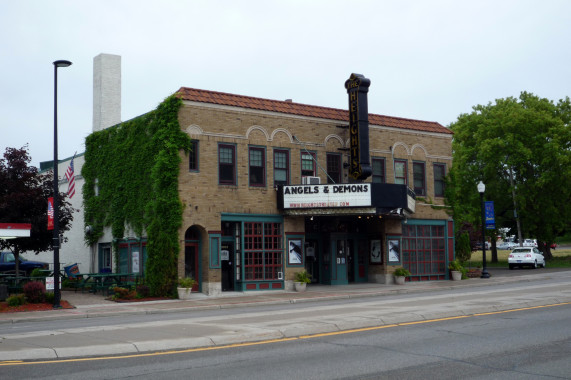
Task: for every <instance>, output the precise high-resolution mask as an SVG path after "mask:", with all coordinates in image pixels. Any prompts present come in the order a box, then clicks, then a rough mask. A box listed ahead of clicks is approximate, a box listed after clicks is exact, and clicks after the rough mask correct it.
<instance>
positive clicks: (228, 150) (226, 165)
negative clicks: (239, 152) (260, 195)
mask: <svg viewBox="0 0 571 380" xmlns="http://www.w3.org/2000/svg"><path fill="white" fill-rule="evenodd" d="M218 183H220V184H221V185H235V184H236V147H235V146H234V145H226V144H220V145H218Z"/></svg>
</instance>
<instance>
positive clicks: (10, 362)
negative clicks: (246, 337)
mask: <svg viewBox="0 0 571 380" xmlns="http://www.w3.org/2000/svg"><path fill="white" fill-rule="evenodd" d="M570 304H571V302H562V303H557V304H551V305H543V306H530V307H523V308H519V309H510V310H501V311H491V312H486V313H476V314H470V315H460V316H456V317H447V318H437V319H427V320H423V321H416V322H402V323H394V324H389V325H383V326H372V327H362V328H357V329H350V330H343V331H334V332H328V333H318V334H311V335H301V336H299V337H292V338H278V339H268V340H262V341H258V342H246V343H234V344H226V345H223V346H209V347H197V348H188V349H184V350H171V351H163V352H149V353H137V354H130V355H116V356H100V357H96V358H75V359H55V360H43V361H30V362H26V361H23V360H6V361H1V362H0V366H16V365H33V364H55V363H77V362H87V361H98V360H117V359H127V358H142V357H149V356H161V355H175V354H184V353H191V352H203V351H213V350H223V349H229V348H238V347H250V346H257V345H262V344H271V343H283V342H291V341H295V340H301V339H314V338H322V337H327V336H336V335H344V334H354V333H359V332H365V331H374V330H381V329H387V328H392V327H400V326H410V325H418V324H424V323H434V322H442V321H449V320H454V319H462V318H472V317H481V316H486V315H494V314H503V313H513V312H515V311H525V310H533V309H541V308H546V307H555V306H563V305H570Z"/></svg>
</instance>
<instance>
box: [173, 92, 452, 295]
mask: <svg viewBox="0 0 571 380" xmlns="http://www.w3.org/2000/svg"><path fill="white" fill-rule="evenodd" d="M179 93H180V94H181V97H182V99H183V101H184V103H183V107H182V108H181V110H180V112H179V122H180V125H181V128H182V129H183V130H184V131H186V132H187V133H188V134H189V136H190V137H191V138H192V139H194V140H196V141H197V142H198V152H197V154H196V156H197V157H198V170H197V171H190V170H189V157H188V156H187V155H184V154H182V153H181V158H182V162H181V165H180V177H179V192H180V197H181V200H182V202H183V203H184V205H185V211H184V215H183V228H182V229H181V231H180V241H185V234H186V232H187V229H189V228H191V227H192V229H193V230H195V231H197V233H198V235H199V240H200V264H199V272H200V275H199V277H200V281H201V290H202V291H203V292H205V293H208V294H215V293H217V292H218V291H219V285H218V284H219V283H220V281H221V269H220V268H217V267H216V266H214V267H213V265H212V257H211V256H212V252H213V250H212V249H213V247H211V244H210V243H211V240H210V238H211V237H213V236H218V235H220V234H221V233H222V230H223V228H224V226H223V219H224V218H223V216H224V215H238V216H239V215H246V216H247V215H257V216H260V218H262V219H263V218H264V216H274V217H282V218H283V233H284V242H283V244H284V245H285V244H286V240H285V236H287V235H288V234H292V233H294V234H305V233H306V232H309V231H306V228H307V227H306V226H308V223H310V221H309V219H308V218H309V214H310V213H311V212H310V211H311V210H307V213H306V214H305V215H291V214H288V213H286V212H284V211H283V210H280V209H279V208H278V203H277V192H278V191H279V189H278V188H276V187H275V186H274V150H275V149H278V148H279V149H283V150H286V151H288V152H289V174H290V178H289V183H290V184H301V182H302V178H301V155H302V153H304V152H306V150H307V151H309V152H312V153H314V154H315V156H316V159H317V162H318V168H317V174H316V175H317V176H319V177H320V181H321V183H322V184H323V183H327V176H326V174H325V173H324V170H322V169H321V168H323V169H325V168H327V161H326V157H327V153H335V154H342V163H347V162H348V151H347V149H346V148H348V147H349V133H348V129H347V124H348V123H347V122H346V121H344V120H343V112H344V111H342V110H334V109H328V108H322V107H312V106H305V105H298V104H296V103H291V102H277V101H269V100H264V99H256V98H247V97H240V96H234V95H230V94H220V95H222V98H223V99H222V100H220V99H217V100H216V101H214V100H212V99H211V98H209V96H211V95H212V94H214V95H217V94H219V93H212V92H208V91H200V90H191V89H184V88H183V89H181V90H180V91H179ZM233 97H235V99H234V98H233ZM258 101H259V102H258ZM264 102H266V103H267V104H266V103H264ZM221 103H226V104H221ZM259 103H261V104H259ZM268 104H269V105H268ZM274 104H275V106H274ZM288 107H290V108H291V109H290V108H288ZM296 107H297V108H296ZM276 109H277V110H278V111H276ZM300 110H301V111H303V112H301V111H300ZM300 113H305V114H300ZM382 118H383V117H382V116H379V115H372V116H371V117H370V119H369V121H370V128H369V139H370V156H371V157H372V158H382V159H384V162H385V178H386V182H387V183H394V176H395V173H394V166H393V163H394V160H395V159H401V160H406V162H407V178H408V186H409V187H410V188H412V184H413V162H419V163H424V168H425V175H424V177H425V180H424V181H425V182H424V183H425V186H426V196H423V197H419V196H417V199H416V207H415V211H414V213H413V214H409V215H406V216H405V217H401V218H397V219H391V218H386V217H385V216H383V215H380V214H379V215H375V217H376V218H375V219H373V215H370V216H369V217H371V218H372V219H371V222H370V223H368V224H366V227H364V228H365V229H366V230H367V233H368V234H369V235H370V236H373V235H377V236H379V237H381V238H382V242H383V245H386V236H389V235H400V234H402V228H401V226H402V223H403V221H404V220H406V219H412V218H413V219H415V220H430V221H445V220H447V219H448V215H447V214H446V212H445V211H443V210H442V209H435V208H433V205H443V199H442V198H440V197H435V195H434V164H435V163H439V164H444V165H445V168H446V172H448V170H449V169H450V167H451V165H452V147H451V141H452V134H451V133H450V131H449V130H448V129H446V128H444V127H442V126H440V125H438V124H437V123H431V122H422V121H416V120H408V119H396V118H388V119H387V120H389V121H391V123H389V122H387V123H385V124H390V125H383V124H381V123H380V121H382V120H383V119H382ZM375 122H377V124H375ZM403 125H404V126H403ZM407 125H408V127H407ZM221 143H223V144H229V145H231V146H234V147H235V152H236V185H220V184H219V159H218V148H219V144H221ZM250 147H259V148H261V149H262V151H263V152H264V153H265V155H264V160H265V178H266V179H265V186H261V187H254V186H250V185H249V175H250V174H249V148H250ZM342 182H343V183H349V182H350V181H349V179H348V173H347V169H342ZM365 182H371V178H368V179H367V180H365ZM321 212H322V213H325V214H329V216H330V217H332V218H335V217H336V216H337V217H344V218H346V217H345V216H343V215H344V214H347V215H350V214H351V213H350V210H349V212H348V210H330V212H328V211H327V210H321ZM358 217H359V216H357V215H352V216H350V218H358ZM359 218H360V217H359ZM327 220H329V219H325V217H322V219H321V227H320V228H322V229H326V228H327V227H326V226H324V225H326V224H327V223H328V222H327ZM330 220H331V221H333V220H336V221H337V220H338V219H330ZM355 220H356V221H357V219H355ZM356 223H357V222H356ZM359 223H360V221H359ZM349 224H351V222H349ZM360 232H363V231H362V230H361V231H360ZM214 241H215V242H216V244H218V242H219V240H214ZM327 244H328V243H327ZM214 248H216V247H214ZM184 249H185V248H184V246H183V247H182V248H181V254H180V255H179V275H180V276H183V275H184V274H185V254H184ZM214 252H216V249H215V250H214ZM286 256H287V254H286V252H285V250H284V258H283V260H284V261H286V260H287V259H286ZM343 260H344V259H343ZM347 260H349V259H347ZM300 269H301V268H299V267H289V266H288V265H286V263H285V262H284V268H283V272H284V280H285V285H284V286H285V287H286V288H288V287H289V285H290V282H291V281H292V280H293V277H294V273H295V272H297V271H299V270H300ZM392 269H393V268H392V267H391V266H389V265H386V263H385V264H384V265H368V266H366V271H367V273H365V278H367V279H368V281H378V282H387V281H390V280H389V277H391V276H390V273H391V272H392ZM362 274H363V273H361V272H360V273H359V276H361V275H362ZM242 275H243V274H242ZM271 286H275V284H272V285H270V287H271ZM278 286H279V285H278ZM262 288H263V287H260V288H259V289H262Z"/></svg>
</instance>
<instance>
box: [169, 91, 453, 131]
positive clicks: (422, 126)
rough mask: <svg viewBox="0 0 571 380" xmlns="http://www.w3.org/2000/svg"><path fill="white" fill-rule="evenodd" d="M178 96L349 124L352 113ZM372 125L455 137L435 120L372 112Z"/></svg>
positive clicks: (227, 97) (211, 94) (220, 95)
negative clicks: (405, 117)
mask: <svg viewBox="0 0 571 380" xmlns="http://www.w3.org/2000/svg"><path fill="white" fill-rule="evenodd" d="M177 94H178V96H179V97H180V98H181V99H183V100H188V101H192V102H200V103H210V104H219V105H224V106H235V107H242V108H251V109H256V110H262V111H271V112H280V113H286V114H290V115H299V116H307V117H317V118H322V119H330V120H339V121H343V122H347V121H349V111H346V110H341V109H337V108H328V107H319V106H310V105H307V104H300V103H293V102H289V101H282V100H271V99H262V98H253V97H251V96H243V95H234V94H227V93H224V92H216V91H206V90H198V89H194V88H188V87H181V88H180V90H178V92H177ZM369 124H373V125H379V126H385V127H393V128H401V129H412V130H416V131H423V132H436V133H446V134H452V131H451V130H450V129H448V128H445V127H444V126H442V125H441V124H439V123H437V122H434V121H422V120H413V119H404V118H400V117H392V116H384V115H375V114H372V113H370V114H369Z"/></svg>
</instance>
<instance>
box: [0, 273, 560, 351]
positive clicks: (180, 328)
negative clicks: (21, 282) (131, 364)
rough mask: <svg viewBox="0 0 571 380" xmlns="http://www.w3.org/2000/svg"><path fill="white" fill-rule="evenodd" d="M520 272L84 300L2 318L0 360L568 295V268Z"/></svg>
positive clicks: (247, 336)
mask: <svg viewBox="0 0 571 380" xmlns="http://www.w3.org/2000/svg"><path fill="white" fill-rule="evenodd" d="M520 273H521V274H520V275H519V276H516V277H512V276H499V275H494V276H493V278H492V279H491V280H486V279H472V280H467V281H461V282H453V281H446V282H433V283H421V284H407V285H405V286H402V287H399V286H396V285H378V284H363V285H361V286H354V287H351V286H349V287H324V288H320V287H314V290H313V291H312V292H307V293H305V294H302V295H300V294H299V293H271V294H261V295H257V296H250V295H248V296H244V297H234V298H232V297H229V298H220V299H202V300H200V301H192V302H181V301H170V302H161V303H150V304H144V305H141V304H138V305H132V304H129V305H117V304H109V305H108V304H103V305H100V306H97V305H95V307H93V306H94V305H89V306H90V307H87V308H78V309H76V310H72V311H53V312H51V313H44V314H42V315H43V316H44V318H33V319H29V318H26V316H23V317H20V319H13V320H6V319H4V322H5V323H0V337H1V340H0V360H30V359H35V360H37V359H57V358H72V357H86V356H98V355H110V354H126V353H139V352H154V351H160V350H172V349H183V348H190V347H220V346H223V345H227V344H234V343H242V342H253V341H261V340H267V339H284V338H288V337H297V336H300V335H305V334H316V333H328V332H338V331H342V330H346V329H353V328H363V327H373V326H383V325H390V324H394V323H403V322H411V321H422V320H428V319H435V318H445V317H452V316H465V315H472V314H474V313H481V312H493V311H498V310H508V309H512V308H519V307H530V306H538V305H548V304H557V303H561V302H571V271H549V270H537V271H521V272H520ZM317 301H320V302H317ZM99 316H107V317H106V318H98V317H99ZM86 317H88V318H86ZM12 318H16V317H14V316H13V317H12ZM7 322H13V323H7Z"/></svg>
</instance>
